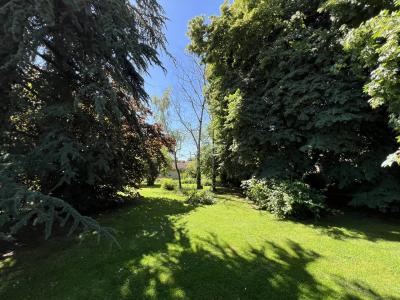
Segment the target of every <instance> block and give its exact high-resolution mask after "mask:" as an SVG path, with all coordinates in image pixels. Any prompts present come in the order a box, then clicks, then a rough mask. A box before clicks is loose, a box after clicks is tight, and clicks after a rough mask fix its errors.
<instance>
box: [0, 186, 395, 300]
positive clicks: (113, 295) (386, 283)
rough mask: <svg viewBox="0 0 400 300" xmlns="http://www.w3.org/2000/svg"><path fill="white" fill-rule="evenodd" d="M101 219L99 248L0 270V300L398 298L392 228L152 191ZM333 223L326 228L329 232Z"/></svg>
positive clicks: (14, 259)
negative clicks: (192, 202) (287, 217)
mask: <svg viewBox="0 0 400 300" xmlns="http://www.w3.org/2000/svg"><path fill="white" fill-rule="evenodd" d="M141 194H142V195H143V197H144V200H143V201H142V203H140V204H137V205H132V206H131V207H127V208H124V209H121V210H119V211H117V212H114V213H112V214H111V215H107V216H105V217H101V219H102V220H101V222H102V223H103V224H104V223H105V224H107V225H110V226H112V227H114V228H116V229H117V230H118V239H119V242H120V243H121V247H122V249H117V248H115V247H110V246H109V245H108V244H107V243H101V244H97V243H96V242H95V241H90V240H87V241H84V242H82V243H81V244H79V245H78V244H74V243H71V242H67V241H63V240H53V241H50V242H49V243H46V244H43V246H39V247H38V248H36V249H33V250H28V249H26V250H21V251H18V252H17V253H14V255H13V256H11V257H7V258H6V259H3V260H2V262H1V263H0V276H1V281H0V299H322V298H323V299H400V298H399V297H400V285H399V281H400V226H399V225H400V224H399V223H394V222H389V221H385V220H380V219H371V218H368V217H365V216H362V215H353V214H352V215H344V216H335V217H331V218H330V219H328V220H324V221H323V222H320V223H318V224H314V225H310V224H302V223H295V222H291V221H279V220H277V219H275V218H274V217H273V216H272V215H270V214H268V213H265V212H260V211H256V210H254V209H252V208H251V207H250V205H249V203H247V202H246V201H244V200H243V199H241V198H239V197H237V196H234V195H219V196H217V197H218V204H216V205H213V206H207V207H200V208H193V207H190V206H187V205H185V204H184V203H183V196H182V195H180V194H177V193H176V192H174V191H164V190H162V189H160V188H159V187H155V188H144V189H142V190H141ZM333 224H335V225H333Z"/></svg>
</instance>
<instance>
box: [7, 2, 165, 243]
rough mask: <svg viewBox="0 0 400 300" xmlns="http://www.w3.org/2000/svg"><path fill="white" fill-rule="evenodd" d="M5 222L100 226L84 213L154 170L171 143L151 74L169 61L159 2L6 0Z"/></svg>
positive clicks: (14, 227)
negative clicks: (155, 158)
mask: <svg viewBox="0 0 400 300" xmlns="http://www.w3.org/2000/svg"><path fill="white" fill-rule="evenodd" d="M0 20H1V23H0V38H1V40H2V41H7V42H5V43H2V45H1V46H0V98H1V102H2V103H1V107H0V120H1V121H0V122H1V124H0V125H1V127H0V139H1V144H0V155H1V164H0V228H3V229H1V231H2V232H3V235H10V234H11V235H12V234H14V233H16V232H17V231H18V229H20V228H21V227H22V226H25V225H28V224H32V223H34V224H36V223H42V224H44V226H45V231H46V237H48V236H49V234H50V233H51V228H52V226H53V224H54V223H56V222H58V223H60V224H61V225H64V224H70V223H71V222H72V224H73V225H72V227H71V232H73V231H75V230H76V229H77V228H78V227H79V228H82V227H83V228H84V229H91V230H97V231H100V233H104V234H106V235H108V236H110V230H107V229H104V228H102V227H100V226H99V225H98V224H97V223H96V222H95V221H94V220H93V219H91V218H88V217H84V216H82V215H81V214H80V213H81V212H92V211H93V210H97V209H100V208H102V207H104V206H107V203H108V202H110V201H111V200H112V199H113V197H114V196H115V194H116V192H117V191H118V190H120V189H121V188H122V187H123V186H124V185H126V184H128V183H129V184H133V185H137V184H138V183H139V182H140V181H141V180H142V179H143V178H144V177H145V172H146V171H145V170H146V169H147V168H148V167H147V165H148V164H151V163H152V162H151V161H152V159H151V157H152V155H153V154H154V152H151V153H150V152H149V151H147V149H148V148H149V147H147V146H148V145H149V144H151V145H156V144H157V143H161V144H163V143H164V142H165V143H168V142H167V139H166V137H165V136H164V135H163V133H162V131H161V128H159V127H157V126H152V125H150V124H147V123H146V121H145V120H146V117H147V116H148V114H149V113H150V111H149V110H148V108H147V102H148V95H147V94H146V91H145V90H144V79H143V74H144V73H145V72H146V71H147V69H148V67H149V65H158V66H161V62H160V60H159V58H158V51H159V50H163V49H165V40H164V35H163V28H164V20H165V17H164V13H163V10H162V8H161V6H160V5H159V4H158V3H157V1H155V0H136V1H134V2H130V1H126V0H107V1H98V0H35V1H25V0H0Z"/></svg>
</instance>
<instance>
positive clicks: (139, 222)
mask: <svg viewBox="0 0 400 300" xmlns="http://www.w3.org/2000/svg"><path fill="white" fill-rule="evenodd" d="M191 210H193V207H191V206H188V205H185V204H184V203H183V202H182V201H177V200H171V199H162V198H157V197H156V198H151V197H145V198H143V200H142V201H141V202H140V203H138V204H137V205H134V206H131V207H125V208H124V209H121V210H117V211H114V212H113V213H111V214H110V215H106V216H103V217H102V220H100V223H101V224H102V225H105V226H110V227H112V228H114V229H115V230H116V232H117V235H116V238H117V240H118V242H119V244H120V245H121V248H120V249H119V248H117V247H115V246H111V243H110V241H107V240H101V241H100V243H99V242H98V241H97V239H96V238H95V237H91V236H88V237H86V238H85V239H84V241H82V242H81V243H77V241H76V240H75V242H74V241H73V240H72V239H71V238H63V239H59V238H57V239H55V238H51V239H50V240H49V241H47V242H46V243H44V244H40V245H39V246H38V247H35V248H31V247H20V248H17V249H14V250H13V253H12V256H10V257H7V259H5V258H4V259H2V257H1V256H0V278H1V280H0V299H25V298H24V297H25V296H24V295H26V293H27V292H28V293H29V294H30V295H31V298H32V299H45V298H46V295H52V296H51V297H50V298H54V299H66V298H68V299H106V298H107V299H120V297H121V295H120V291H119V289H117V288H116V287H117V286H119V284H120V280H121V276H123V274H124V273H123V272H124V268H125V263H126V262H127V261H129V260H131V259H132V258H134V259H136V258H138V259H140V258H142V257H144V256H146V255H152V254H153V253H158V252H165V251H168V244H169V243H172V242H174V241H175V240H176V228H175V224H174V218H178V217H179V216H182V215H184V214H187V213H189V212H190V211H191ZM22 274H24V275H22ZM51 282H54V286H52V285H51ZM16 283H17V284H16ZM43 291H46V292H45V293H44V294H43ZM24 293H25V294H24Z"/></svg>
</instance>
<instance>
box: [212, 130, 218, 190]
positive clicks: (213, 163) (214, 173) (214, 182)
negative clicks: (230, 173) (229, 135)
mask: <svg viewBox="0 0 400 300" xmlns="http://www.w3.org/2000/svg"><path fill="white" fill-rule="evenodd" d="M211 141H212V153H211V155H212V175H211V177H212V183H211V185H212V187H211V188H212V191H213V192H216V191H217V182H216V181H217V180H216V179H217V172H216V170H215V167H216V165H215V152H214V130H213V131H212V137H211Z"/></svg>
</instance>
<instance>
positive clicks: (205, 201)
mask: <svg viewBox="0 0 400 300" xmlns="http://www.w3.org/2000/svg"><path fill="white" fill-rule="evenodd" d="M185 194H186V203H188V204H190V205H195V206H199V205H213V204H215V203H216V201H215V200H214V197H213V194H212V193H211V192H209V191H188V192H185Z"/></svg>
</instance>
